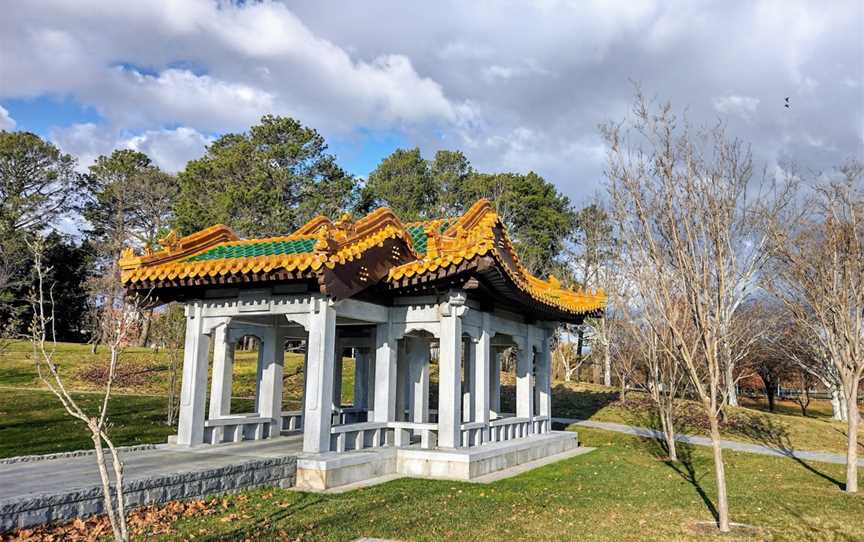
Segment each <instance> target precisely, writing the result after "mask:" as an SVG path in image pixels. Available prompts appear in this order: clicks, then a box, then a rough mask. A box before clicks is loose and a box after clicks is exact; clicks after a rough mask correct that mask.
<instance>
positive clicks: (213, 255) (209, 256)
mask: <svg viewBox="0 0 864 542" xmlns="http://www.w3.org/2000/svg"><path fill="white" fill-rule="evenodd" d="M314 248H315V239H291V240H288V241H263V242H260V243H246V244H242V245H219V246H216V247H213V248H211V249H209V250H207V251H205V252H202V253H201V254H196V255H195V256H192V257H191V258H189V259H187V260H186V261H187V262H201V261H206V260H220V259H223V258H249V257H254V256H276V255H282V254H308V253H310V252H312V251H313V250H314Z"/></svg>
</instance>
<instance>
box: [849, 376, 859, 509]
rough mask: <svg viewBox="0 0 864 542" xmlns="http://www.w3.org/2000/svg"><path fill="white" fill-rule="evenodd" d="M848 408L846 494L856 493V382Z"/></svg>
mask: <svg viewBox="0 0 864 542" xmlns="http://www.w3.org/2000/svg"><path fill="white" fill-rule="evenodd" d="M846 404H847V406H848V415H847V424H848V433H849V434H848V437H849V439H848V441H847V445H846V493H857V492H858V418H859V414H858V380H857V379H856V380H855V382H854V383H853V384H852V390H851V393H850V397H849V400H848V401H847V402H846Z"/></svg>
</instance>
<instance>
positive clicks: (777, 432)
mask: <svg viewBox="0 0 864 542" xmlns="http://www.w3.org/2000/svg"><path fill="white" fill-rule="evenodd" d="M30 352H31V348H30V344H29V343H27V342H24V341H19V342H16V343H13V344H12V345H11V347H10V348H9V350H8V351H6V352H5V353H4V354H2V355H0V389H10V388H11V389H13V390H15V391H16V392H17V393H16V395H15V397H17V399H16V401H18V402H19V403H20V404H14V403H13V404H8V401H9V399H8V398H2V399H0V405H8V406H0V412H10V413H13V414H14V415H15V416H17V417H18V419H22V420H23V421H26V420H27V419H28V416H29V419H33V420H39V419H40V417H41V416H42V415H43V414H42V413H52V412H55V410H56V409H57V408H58V406H59V405H58V403H57V401H56V398H54V397H53V396H50V395H46V394H44V393H41V392H40V393H37V394H35V395H28V394H27V393H26V391H27V390H37V389H44V387H43V386H42V384H41V382H40V381H39V378H38V376H37V374H36V371H35V368H34V365H33V362H32V361H31V358H30ZM107 356H108V352H107V350H106V349H105V348H104V347H103V348H100V350H99V351H98V352H97V353H96V354H95V355H93V354H92V353H91V351H90V347H89V346H88V345H83V344H70V343H60V344H58V345H57V354H56V359H57V360H58V361H59V363H60V369H61V373H62V375H63V378H64V381H65V382H66V384H67V386H68V387H69V388H70V389H73V390H76V391H88V390H89V391H96V390H99V389H101V386H100V385H99V382H98V380H94V379H93V377H92V373H93V371H94V369H95V368H99V367H104V366H105V365H106V363H107ZM235 358H236V360H235V368H234V384H233V385H234V400H233V401H232V409H233V411H234V412H242V411H248V409H249V404H250V403H249V400H250V398H252V397H254V393H255V371H256V360H257V352H254V351H238V352H237V354H236V356H235ZM181 363H182V360H181ZM168 366H169V356H168V353H167V352H166V351H164V350H163V351H160V352H154V351H152V350H151V349H146V348H129V349H127V350H126V351H125V353H124V356H123V358H122V361H121V366H120V373H121V378H120V382H119V385H118V386H117V387H116V393H117V394H123V395H124V399H123V401H125V402H127V403H132V402H135V403H136V405H137V404H140V405H142V406H141V414H140V422H139V423H140V424H141V426H142V432H141V438H142V439H148V438H150V439H151V440H150V441H151V442H164V438H163V434H162V433H161V432H158V431H150V430H149V429H144V428H145V427H148V424H150V423H151V422H150V421H148V420H150V419H151V416H150V415H149V414H148V413H150V412H152V413H153V415H152V418H158V413H159V411H160V404H161V405H162V407H161V408H162V410H164V408H165V405H166V403H167V401H166V399H165V398H164V396H165V394H166V393H167V376H168ZM434 369H435V367H433V371H432V378H433V380H434V379H435V377H436V374H435V370H434ZM284 375H285V378H284V394H283V407H284V408H285V409H287V410H296V409H299V408H300V402H301V398H302V394H303V356H302V355H300V354H296V353H288V354H286V355H285V368H284ZM342 382H343V383H342V402H343V403H344V404H350V403H351V402H352V400H353V392H354V360H353V359H351V358H345V359H344V360H343V373H342ZM502 385H503V389H502V405H503V407H504V409H505V410H506V409H508V408H509V409H510V411H512V410H513V404H512V403H513V400H514V397H515V393H514V386H513V377H512V375H509V374H502ZM433 388H434V383H433ZM131 395H151V396H153V397H150V398H146V399H145V398H141V399H140V400H138V401H133V399H128V398H125V397H127V396H131ZM617 397H618V395H617V390H614V389H611V388H604V387H602V386H596V385H590V384H565V383H561V382H559V383H556V385H555V387H554V390H553V413H554V414H555V415H556V416H562V417H573V418H580V419H594V420H600V421H612V422H619V423H627V424H634V425H648V426H650V425H652V424H653V423H654V420H653V419H652V416H651V409H650V406H649V405H647V404H646V403H645V401H638V400H636V401H627V402H625V403H621V402H619V401H617ZM630 397H632V398H638V397H639V394H635V393H631V394H630ZM25 398H26V400H25ZM432 403H433V405H434V403H435V401H434V398H433V401H432ZM115 404H117V405H119V404H120V401H117V402H116V403H115ZM744 404H745V405H746V406H748V407H751V408H740V409H730V413H731V416H732V418H733V419H734V420H736V421H737V422H738V423H736V424H733V425H734V426H729V427H727V428H726V429H725V430H724V436H725V437H726V438H729V439H733V440H742V441H747V442H755V443H759V444H766V445H770V446H775V447H777V446H779V447H786V448H791V449H796V450H821V451H829V452H835V453H844V452H845V446H846V433H845V429H846V428H845V424H843V423H841V422H835V421H833V420H831V418H830V405H828V404H827V402H825V401H814V404H813V405H812V407H811V413H812V415H811V416H808V417H807V418H804V417H802V416H801V415H800V411H799V410H798V409H797V407H795V405H794V404H792V403H788V402H778V413H775V414H768V413H766V412H764V410H765V408H766V407H765V405H764V404H763V403H760V402H755V401H745V403H744ZM143 405H146V407H144V406H143ZM113 408H117V409H118V410H117V412H116V413H114V412H113V411H112V415H115V414H116V416H117V420H116V422H117V423H118V426H119V424H120V423H121V421H122V422H123V424H124V425H128V426H130V427H131V426H133V425H134V424H135V419H136V418H135V416H134V415H133V413H126V412H125V411H124V410H123V409H122V407H119V406H118V407H113ZM681 410H682V417H681V420H680V423H679V431H682V432H687V433H691V434H704V433H705V428H704V427H701V426H700V424H699V423H693V422H694V421H697V422H698V420H694V418H693V416H692V413H693V412H698V411H699V407H698V405H694V404H691V403H686V402H685V403H683V404H682V407H681ZM58 414H59V412H58ZM52 416H53V415H52ZM16 423H17V422H16ZM10 424H11V422H8V421H6V420H2V421H0V434H2V432H4V431H9V430H10V429H11V425H10ZM16 427H19V428H18V429H17V430H18V431H24V432H26V431H28V430H29V431H33V432H34V433H35V432H38V428H39V427H40V426H39V425H38V424H27V423H24V424H23V425H20V426H16ZM133 433H134V431H133ZM166 434H170V433H166ZM40 438H41V437H40V436H34V439H36V440H39V439H40ZM29 441H30V439H25V440H24V441H23V443H22V444H21V445H20V450H17V451H16V450H15V445H8V446H7V447H6V448H7V449H6V451H5V452H4V451H3V448H2V447H0V454H3V453H5V454H6V455H21V454H25V453H36V452H31V451H29V450H31V447H30V446H29V445H27V444H26V442H29ZM862 446H864V441H862ZM37 448H38V447H37Z"/></svg>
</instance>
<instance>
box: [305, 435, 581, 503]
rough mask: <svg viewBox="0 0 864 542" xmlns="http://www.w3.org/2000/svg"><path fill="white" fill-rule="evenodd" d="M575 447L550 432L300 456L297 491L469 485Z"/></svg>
mask: <svg viewBox="0 0 864 542" xmlns="http://www.w3.org/2000/svg"><path fill="white" fill-rule="evenodd" d="M577 448H579V438H578V435H577V434H576V433H574V432H571V431H551V432H549V433H545V434H542V435H532V436H531V437H529V438H524V439H517V440H510V441H506V442H496V443H492V444H484V445H482V446H476V447H473V448H456V449H432V450H423V449H420V448H415V447H410V448H389V447H388V448H372V449H369V448H367V449H364V450H358V451H351V452H342V453H334V452H330V453H324V454H315V455H303V456H300V457H299V458H298V459H297V478H296V480H297V481H296V487H297V488H298V489H302V490H307V491H324V490H326V489H332V488H336V487H340V486H344V485H348V484H353V483H357V482H362V481H365V480H372V479H375V478H379V477H382V476H388V475H392V474H397V475H401V476H410V477H417V478H434V479H441V480H463V481H471V480H474V479H477V478H480V477H482V476H485V475H487V474H491V473H493V472H497V471H500V470H503V469H509V468H512V467H516V466H519V465H522V464H525V463H529V462H532V461H537V460H540V459H544V458H547V457H550V456H554V455H558V454H562V453H565V452H569V451H572V450H575V449H577Z"/></svg>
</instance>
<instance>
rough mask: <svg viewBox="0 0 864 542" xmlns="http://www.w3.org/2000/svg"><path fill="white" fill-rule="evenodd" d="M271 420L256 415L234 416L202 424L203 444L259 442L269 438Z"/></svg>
mask: <svg viewBox="0 0 864 542" xmlns="http://www.w3.org/2000/svg"><path fill="white" fill-rule="evenodd" d="M271 423H273V419H272V418H262V417H260V416H258V415H257V414H235V415H232V416H226V417H223V418H213V419H210V420H206V421H205V422H204V442H209V443H210V444H221V443H223V442H240V441H242V440H261V439H263V438H267V437H268V436H270V424H271Z"/></svg>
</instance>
